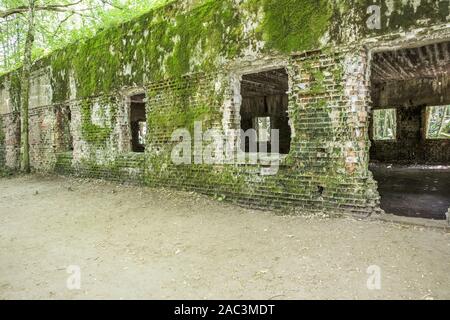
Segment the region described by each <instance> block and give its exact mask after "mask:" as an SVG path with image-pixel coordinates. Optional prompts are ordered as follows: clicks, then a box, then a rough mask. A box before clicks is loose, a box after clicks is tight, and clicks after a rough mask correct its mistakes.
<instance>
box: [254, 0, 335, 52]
mask: <svg viewBox="0 0 450 320" xmlns="http://www.w3.org/2000/svg"><path fill="white" fill-rule="evenodd" d="M259 2H262V6H263V9H264V12H265V16H264V20H263V23H262V25H261V27H260V29H261V30H262V31H263V38H264V40H265V41H267V45H268V47H269V48H271V49H275V50H279V51H281V52H285V53H289V52H293V51H294V52H295V51H303V50H307V49H311V48H315V47H318V46H319V40H320V38H321V37H322V36H324V34H325V33H326V31H327V29H328V26H329V19H330V17H331V15H332V10H331V9H332V8H331V5H330V1H327V0H303V1H298V0H263V1H259Z"/></svg>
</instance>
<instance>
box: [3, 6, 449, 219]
mask: <svg viewBox="0 0 450 320" xmlns="http://www.w3.org/2000/svg"><path fill="white" fill-rule="evenodd" d="M374 3H375V4H377V3H378V4H379V5H380V6H381V9H382V21H381V22H382V28H381V29H379V30H369V29H368V28H367V25H366V20H367V19H368V17H369V16H368V14H367V7H368V6H370V5H372V4H374ZM448 16H450V14H449V11H448V1H431V0H414V1H394V0H386V1H369V0H358V1H349V0H336V1H325V0H314V1H313V0H276V1H275V0H258V1H257V0H220V1H219V0H198V1H182V0H180V1H174V2H171V3H170V4H169V5H167V6H164V7H162V8H158V9H155V10H153V11H151V12H148V13H146V14H144V15H142V16H141V17H138V18H136V19H134V20H132V21H129V22H126V23H123V24H121V25H119V26H117V27H114V28H111V29H107V30H104V31H102V32H100V33H99V34H98V35H97V36H95V37H94V38H92V39H86V40H83V41H79V42H77V43H74V44H72V45H70V46H68V47H66V48H63V49H61V50H59V51H57V52H54V53H53V54H51V55H49V56H47V57H45V58H43V59H41V60H39V61H38V62H36V63H35V65H34V69H35V70H36V71H40V72H41V73H42V72H44V73H45V76H46V79H48V81H49V82H50V88H47V89H49V90H47V89H46V90H45V92H47V94H50V95H51V96H48V97H47V98H50V99H43V100H42V101H51V102H50V103H45V104H47V105H36V106H35V108H33V109H32V110H31V112H30V127H31V157H32V165H33V167H34V169H35V170H40V171H41V170H45V171H51V170H54V171H56V172H59V173H64V174H78V175H82V176H89V177H99V178H108V179H114V180H131V181H134V182H137V183H141V184H145V185H150V186H166V187H174V188H178V189H187V190H195V191H199V192H202V193H206V194H209V195H213V196H216V197H218V198H220V199H227V200H230V201H234V202H237V203H240V204H245V205H250V206H256V207H276V208H284V209H290V210H293V211H299V212H304V211H314V212H318V211H320V212H322V211H327V212H352V213H355V214H361V215H367V214H370V213H372V212H374V211H376V210H377V208H378V193H377V191H376V183H375V181H374V180H373V178H372V175H371V173H370V171H369V170H368V162H369V146H370V140H369V137H368V118H369V114H368V112H369V105H370V101H369V100H370V99H369V98H368V91H369V89H368V85H369V84H368V81H367V68H368V63H369V60H370V59H369V57H368V55H367V52H366V51H365V50H363V49H362V48H363V45H364V44H365V43H366V42H370V43H374V42H376V41H378V39H380V38H378V37H380V36H382V38H383V39H387V38H395V37H398V36H399V33H398V32H400V31H407V30H411V29H417V28H425V29H421V30H428V29H432V28H433V27H434V26H437V25H441V24H442V23H445V22H446V21H447V19H448ZM273 61H276V63H275V65H276V66H277V67H278V68H279V67H285V68H286V69H287V71H288V74H289V86H290V90H289V107H288V110H289V117H290V122H291V129H292V132H293V135H292V143H291V152H290V154H289V155H287V156H286V158H284V159H283V160H282V163H281V166H280V169H279V172H278V174H276V175H264V174H262V172H263V170H262V169H264V167H265V166H263V165H262V164H255V165H250V164H246V163H238V164H221V165H205V164H202V165H200V164H193V165H174V164H173V163H172V161H171V158H170V156H171V152H172V149H173V146H174V144H175V142H172V141H171V139H170V138H171V135H172V133H173V132H174V131H175V130H176V129H180V128H187V129H188V130H190V131H191V132H192V131H193V127H194V122H195V121H201V122H202V125H203V128H204V130H207V129H210V128H215V129H217V130H219V131H221V132H223V133H226V132H229V130H231V129H238V128H239V124H240V122H239V93H238V92H236V81H235V80H236V78H238V77H239V74H240V72H241V70H242V69H245V70H249V71H251V67H252V65H253V64H255V65H258V66H259V67H261V66H263V67H264V63H266V62H267V64H268V65H270V64H271V63H272V62H273ZM19 72H20V70H16V71H14V72H12V73H9V74H7V75H3V76H1V77H0V83H2V84H3V85H5V87H8V90H9V95H10V97H11V103H12V106H13V110H15V111H16V112H17V111H18V110H19V109H20V108H19V106H20V101H19V92H20V81H18V79H19V77H18V75H19ZM233 79H234V80H233ZM136 93H145V94H146V108H147V126H148V132H147V141H146V150H145V153H142V154H139V153H132V152H131V147H130V123H129V119H130V110H129V108H130V104H129V102H128V101H127V98H128V97H130V96H131V95H133V94H136ZM39 101H40V100H39ZM67 107H68V108H69V109H70V118H71V119H70V128H69V130H67V129H68V128H63V129H64V130H65V132H70V134H71V135H72V140H73V151H68V150H61V149H60V148H58V141H59V138H58V137H60V135H61V132H59V131H58V130H61V128H60V127H61V126H60V125H58V120H57V116H56V114H57V113H58V110H59V108H67ZM12 112H13V111H11V114H9V115H5V116H4V117H3V127H4V130H3V131H4V133H5V135H4V136H5V138H4V139H3V140H1V139H0V166H2V163H4V164H5V165H6V166H8V167H17V164H18V157H17V151H18V139H17V129H18V128H19V127H18V121H17V117H16V116H17V113H14V114H13V113H12ZM14 115H15V116H14ZM15 117H16V118H15ZM14 119H15V120H14ZM1 127H2V126H1V125H0V128H1ZM1 137H2V136H1V135H0V138H1ZM2 141H3V142H2ZM1 150H6V151H5V152H4V154H5V156H4V159H5V160H4V161H3V162H1V161H2V156H1V155H2V153H1V152H2V151H1Z"/></svg>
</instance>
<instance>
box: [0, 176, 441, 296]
mask: <svg viewBox="0 0 450 320" xmlns="http://www.w3.org/2000/svg"><path fill="white" fill-rule="evenodd" d="M68 266H78V267H79V268H80V272H81V274H80V275H81V278H80V279H81V286H80V289H79V290H69V289H68V287H67V279H68V277H70V276H73V274H69V273H68V269H67V268H68ZM370 266H378V267H379V268H380V271H381V278H380V279H381V289H379V290H377V289H375V290H369V289H368V286H367V281H368V279H369V276H370V275H369V274H368V273H367V269H368V267H370ZM372 275H376V274H372ZM70 279H73V278H70ZM371 283H372V282H371ZM371 289H374V288H373V287H372V288H371ZM29 298H31V299H104V298H112V299H244V298H245V299H316V298H324V299H378V298H384V299H449V298H450V234H448V233H445V232H444V231H439V230H434V229H425V228H422V227H417V226H416V227H413V226H403V225H399V224H393V223H387V222H381V221H368V220H364V221H357V220H354V219H351V218H334V219H323V218H305V217H298V216H282V215H279V214H276V213H274V212H262V211H256V210H250V209H244V208H240V207H236V206H233V205H231V204H226V203H221V202H217V201H214V200H211V199H208V198H205V197H203V196H200V195H196V194H193V193H184V192H177V191H169V190H155V189H148V188H140V187H136V186H124V185H118V184H114V183H108V182H102V181H98V180H90V181H89V180H77V179H69V178H61V177H37V176H28V177H15V178H11V179H8V178H2V179H0V299H29Z"/></svg>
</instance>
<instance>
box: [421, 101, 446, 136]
mask: <svg viewBox="0 0 450 320" xmlns="http://www.w3.org/2000/svg"><path fill="white" fill-rule="evenodd" d="M426 112H427V119H428V123H427V138H428V139H450V106H436V107H428V108H427V111H426Z"/></svg>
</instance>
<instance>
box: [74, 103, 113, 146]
mask: <svg viewBox="0 0 450 320" xmlns="http://www.w3.org/2000/svg"><path fill="white" fill-rule="evenodd" d="M103 117H104V115H103ZM110 121H111V123H113V122H112V121H114V119H111V120H110ZM111 132H112V128H111V127H101V126H99V125H96V124H93V123H92V103H91V102H90V101H88V100H84V101H83V103H82V104H81V134H82V136H83V139H84V140H85V141H86V142H89V143H91V144H93V145H97V146H99V145H104V144H105V143H106V141H107V140H108V139H109V138H110V136H111Z"/></svg>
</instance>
